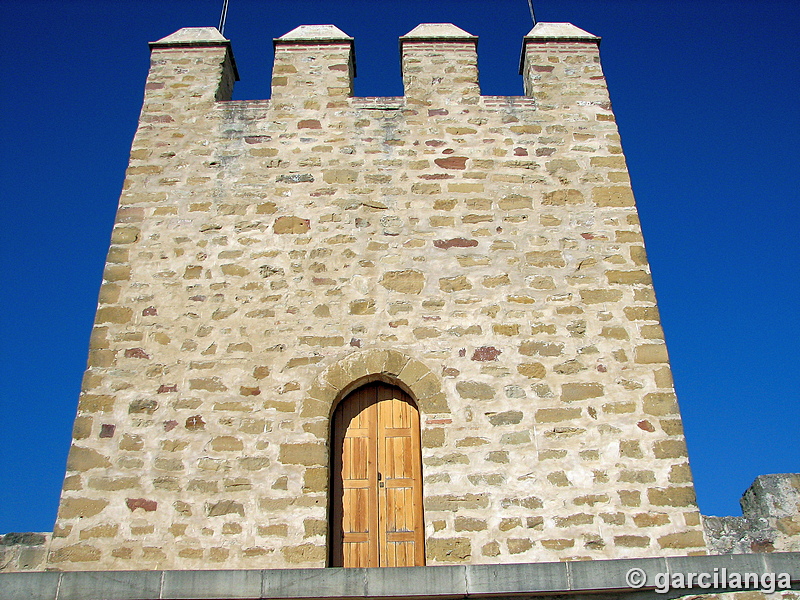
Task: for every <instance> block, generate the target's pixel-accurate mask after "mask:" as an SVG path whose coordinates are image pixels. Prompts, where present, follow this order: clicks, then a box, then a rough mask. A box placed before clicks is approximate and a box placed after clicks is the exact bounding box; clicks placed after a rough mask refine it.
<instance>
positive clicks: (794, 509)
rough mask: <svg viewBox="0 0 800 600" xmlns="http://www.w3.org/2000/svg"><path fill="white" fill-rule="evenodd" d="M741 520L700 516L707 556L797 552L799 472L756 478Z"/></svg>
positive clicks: (745, 497) (745, 498) (743, 500)
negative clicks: (706, 542)
mask: <svg viewBox="0 0 800 600" xmlns="http://www.w3.org/2000/svg"><path fill="white" fill-rule="evenodd" d="M740 502H741V505H742V516H741V517H706V516H704V517H703V526H704V528H705V531H706V540H707V541H708V550H709V553H711V554H749V553H752V552H800V473H779V474H773V475H759V476H758V477H756V480H755V481H754V482H753V485H751V486H750V487H749V488H748V489H747V491H746V492H745V493H744V495H743V496H742V498H741V501H740Z"/></svg>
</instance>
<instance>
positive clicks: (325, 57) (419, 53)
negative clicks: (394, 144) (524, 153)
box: [150, 23, 600, 105]
mask: <svg viewBox="0 0 800 600" xmlns="http://www.w3.org/2000/svg"><path fill="white" fill-rule="evenodd" d="M599 42H600V38H599V37H597V36H594V35H592V34H590V33H588V32H586V31H584V30H582V29H579V28H578V27H575V26H574V25H572V24H570V23H538V24H537V25H536V26H535V27H534V28H533V29H532V30H531V31H530V32H529V33H528V34H527V35H526V36H525V37H524V38H523V43H522V53H521V56H520V67H519V69H520V75H522V76H523V78H524V89H525V94H526V95H527V96H530V97H538V98H540V99H543V100H547V99H554V98H557V96H558V95H559V94H558V90H557V88H558V87H560V86H559V85H555V86H554V85H553V84H554V83H555V82H556V81H557V75H558V74H559V70H561V69H564V68H567V69H568V70H569V71H570V78H571V79H575V78H584V77H585V78H586V79H587V80H591V79H593V78H594V79H596V78H597V76H598V74H599V55H598V54H597V50H598V46H599ZM273 45H274V49H275V57H274V64H273V71H272V98H273V99H274V100H276V101H284V100H287V99H297V98H298V97H303V96H308V95H311V96H316V97H328V99H329V102H336V101H337V100H338V101H341V100H342V99H344V98H348V97H351V96H352V95H353V79H354V77H355V76H356V57H355V51H354V40H353V38H352V37H350V36H348V35H347V34H346V33H344V32H343V31H342V30H341V29H339V28H338V27H336V26H334V25H301V26H299V27H297V28H295V29H293V30H292V31H290V32H288V33H286V34H285V35H282V36H281V37H278V38H275V39H274V40H273ZM477 46H478V38H477V37H476V36H474V35H472V34H470V33H468V32H466V31H464V30H463V29H460V28H459V27H456V26H455V25H453V24H452V23H422V24H420V25H418V26H417V27H415V28H414V29H413V30H411V31H409V32H408V33H407V34H405V35H404V36H401V37H400V39H399V47H400V58H401V68H402V76H403V84H404V88H405V93H404V96H405V98H406V99H407V101H408V102H409V103H410V104H418V105H431V104H464V105H469V104H475V103H477V102H478V99H479V97H480V95H481V92H480V83H479V81H478V60H477ZM150 48H151V50H152V52H153V60H154V61H155V62H161V63H164V62H165V61H167V62H169V61H175V60H178V61H179V62H180V63H181V64H182V65H186V66H185V67H184V68H187V69H188V68H192V69H193V70H198V72H199V73H200V72H204V73H205V75H206V77H200V78H197V77H196V76H195V77H194V79H193V81H194V82H195V84H196V85H189V86H186V88H185V91H187V92H189V93H197V90H196V86H197V85H203V86H206V87H208V88H214V87H215V86H216V90H214V94H213V96H214V98H215V99H216V100H229V99H230V94H231V92H232V89H233V87H232V85H233V81H236V80H238V72H237V70H236V63H235V61H234V59H233V53H232V51H231V44H230V41H229V40H227V39H225V38H224V37H223V36H222V35H221V34H220V32H219V31H218V30H217V29H216V28H213V27H189V28H184V29H181V30H179V31H177V32H175V33H173V34H171V35H169V36H167V37H165V38H163V39H161V40H158V41H156V42H151V43H150ZM577 54H588V55H590V56H591V57H592V58H591V59H590V62H595V63H597V64H596V66H595V67H593V68H588V65H587V66H584V67H583V68H582V69H579V70H575V69H572V68H569V67H567V65H570V64H576V61H575V60H574V59H573V60H566V57H567V56H568V55H577ZM559 55H560V56H563V57H564V58H565V60H563V61H561V60H558V59H557V56H559ZM201 56H207V57H208V60H212V61H213V60H214V58H213V57H216V59H217V60H220V64H221V65H222V69H221V71H220V72H219V73H216V74H215V73H213V72H211V71H203V70H202V69H200V68H199V65H201V64H203V61H202V60H199V59H200V57H201ZM188 57H194V58H195V59H198V60H195V61H194V62H192V61H191V60H189V61H187V58H188ZM192 64H194V65H196V67H195V68H193V67H191V66H190V65H192ZM199 73H198V74H199ZM152 83H153V84H155V83H156V82H152ZM150 89H156V87H155V85H151V86H150ZM192 89H194V90H195V91H194V92H192ZM174 91H175V90H174V88H173V92H174ZM207 91H208V90H207Z"/></svg>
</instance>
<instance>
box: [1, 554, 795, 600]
mask: <svg viewBox="0 0 800 600" xmlns="http://www.w3.org/2000/svg"><path fill="white" fill-rule="evenodd" d="M631 569H640V570H641V573H642V574H644V575H645V576H646V582H645V583H644V585H642V586H641V587H640V588H637V589H634V588H631V587H630V585H629V584H628V582H627V580H626V575H627V573H629V572H630V571H631ZM715 569H718V570H719V571H718V572H721V570H722V569H726V572H727V573H733V572H736V573H741V574H744V573H755V574H757V575H758V577H759V579H760V578H761V575H762V574H765V573H789V574H790V578H791V588H792V589H793V590H797V589H800V552H776V553H769V554H728V555H716V556H715V555H710V556H675V557H664V558H634V559H617V560H587V561H574V562H551V563H522V564H485V565H453V566H436V567H401V568H393V569H341V568H335V569H269V570H226V571H213V570H197V571H191V570H186V571H68V572H55V571H38V572H18V573H0V589H2V590H3V600H45V599H46V600H122V599H123V598H124V599H133V598H135V599H136V600H162V599H164V600H166V599H176V598H196V599H206V600H233V599H234V598H251V599H254V598H260V599H265V600H266V599H268V600H289V599H301V598H321V599H326V598H329V599H333V598H337V599H348V598H353V599H355V598H387V599H388V598H391V599H398V600H399V599H401V598H402V599H409V598H416V599H419V600H421V599H423V598H430V599H432V600H433V599H436V600H444V599H454V598H464V597H472V598H487V599H488V598H491V597H498V596H500V597H502V596H521V597H530V596H539V597H541V598H552V597H556V596H565V595H568V596H571V597H572V598H574V599H575V600H584V599H585V600H590V599H592V598H599V597H600V598H612V597H613V598H620V597H622V596H625V597H627V598H628V600H659V599H663V598H678V597H686V596H692V595H695V594H713V593H719V592H721V591H741V590H722V589H716V588H702V589H701V588H691V589H686V590H677V589H675V590H670V593H669V594H667V595H665V594H663V593H658V592H657V591H656V587H657V585H658V584H657V583H656V581H655V576H656V574H658V573H678V572H680V573H684V574H685V573H713V572H714V570H715ZM598 593H600V594H605V595H603V596H597V595H596V594H598Z"/></svg>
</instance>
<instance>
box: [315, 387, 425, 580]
mask: <svg viewBox="0 0 800 600" xmlns="http://www.w3.org/2000/svg"><path fill="white" fill-rule="evenodd" d="M330 455H331V466H330V478H331V482H330V487H329V489H330V502H329V504H330V506H329V538H328V539H329V540H330V542H329V549H330V563H329V564H330V566H332V567H417V566H424V565H425V523H424V511H423V506H422V498H423V494H422V447H421V443H420V423H419V410H418V408H417V405H416V403H415V402H414V400H413V398H412V397H411V396H410V395H409V394H407V393H406V392H404V391H403V390H401V389H400V388H399V387H397V386H394V385H390V384H387V383H384V382H382V381H372V382H369V383H366V384H365V385H362V386H360V387H358V388H357V389H355V390H353V391H352V392H350V393H349V394H347V396H345V397H344V398H343V399H342V400H341V402H339V403H338V405H337V406H336V408H335V410H334V413H333V418H332V424H331V451H330Z"/></svg>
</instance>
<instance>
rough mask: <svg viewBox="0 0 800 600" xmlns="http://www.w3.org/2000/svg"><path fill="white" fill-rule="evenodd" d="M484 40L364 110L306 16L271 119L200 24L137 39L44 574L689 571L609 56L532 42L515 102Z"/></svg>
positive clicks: (688, 506)
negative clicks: (488, 61) (486, 71)
mask: <svg viewBox="0 0 800 600" xmlns="http://www.w3.org/2000/svg"><path fill="white" fill-rule="evenodd" d="M476 43H477V39H476V38H475V37H474V36H472V35H470V34H468V33H466V32H465V31H462V30H461V29H459V28H457V27H455V26H454V25H450V24H423V25H420V26H419V27H417V28H415V29H414V30H413V31H411V32H410V33H409V34H407V35H406V36H404V37H402V38H401V39H400V48H401V53H402V70H403V81H404V85H405V95H404V96H403V97H398V98H356V97H353V96H352V78H353V76H354V72H355V63H354V57H353V40H352V38H350V37H348V36H347V35H345V34H344V33H343V32H342V31H340V30H339V29H337V28H336V27H334V26H331V25H325V26H302V27H298V28H297V29H295V30H294V31H292V32H290V33H288V34H286V35H284V36H283V37H280V38H278V39H276V40H275V66H274V70H273V79H272V97H271V99H270V100H260V101H231V100H230V98H231V91H232V88H233V83H234V81H235V80H236V79H237V70H236V65H235V62H234V59H233V54H232V52H231V48H230V43H229V42H228V40H226V39H224V38H223V37H222V36H221V35H220V33H219V32H218V31H217V30H216V29H213V28H196V29H182V30H180V31H178V32H177V33H175V34H173V35H170V36H168V37H166V38H164V39H162V40H160V41H158V42H154V43H152V44H151V49H152V63H151V68H150V73H149V76H148V79H147V83H146V86H145V98H144V105H143V108H142V113H141V117H140V121H139V127H138V130H137V132H136V135H135V138H134V141H133V146H132V149H131V155H130V164H129V167H128V170H127V176H126V179H125V183H124V189H123V191H122V195H121V198H120V201H119V211H118V213H117V219H116V224H115V227H114V230H113V235H112V239H111V247H110V249H109V253H108V261H107V266H106V269H105V274H104V282H103V285H102V288H101V290H100V298H99V307H98V310H97V317H96V321H95V327H94V330H93V335H92V341H91V347H90V352H89V361H88V367H87V370H86V375H85V378H84V383H83V391H82V394H81V397H80V400H79V405H78V415H77V418H76V420H75V427H74V441H73V445H72V448H71V450H70V454H69V461H68V466H67V474H66V479H65V482H64V489H63V494H62V498H61V505H60V509H59V514H58V521H57V524H56V529H55V532H54V534H53V540H52V543H51V552H50V557H49V565H48V566H49V567H50V568H54V569H62V570H108V569H115V570H128V569H240V568H249V569H264V568H285V567H324V566H326V565H331V564H341V563H342V562H344V563H345V564H347V561H348V560H355V561H356V563H350V564H364V565H365V566H366V565H372V564H376V565H377V564H380V565H384V564H424V563H426V564H428V565H437V564H452V563H520V562H537V561H558V560H577V559H599V558H624V557H645V556H661V555H667V554H699V553H704V552H705V542H704V539H703V529H702V525H701V521H700V515H699V513H698V510H697V507H696V505H695V499H694V488H693V484H692V479H691V474H690V471H689V465H688V462H687V455H686V447H685V443H684V437H683V431H682V427H681V419H680V415H679V412H678V406H677V403H676V399H675V394H674V390H673V385H672V378H671V375H670V367H669V363H668V358H667V350H666V346H665V345H664V339H663V336H662V331H661V327H660V324H659V316H658V310H657V307H656V301H655V296H654V293H653V288H652V285H651V279H650V273H649V267H648V264H647V257H646V254H645V249H644V245H643V241H642V235H641V230H640V227H639V220H638V217H637V212H636V207H635V205H634V198H633V194H632V192H631V188H630V183H629V178H628V173H627V169H626V165H625V158H624V156H623V154H622V148H621V145H620V140H619V135H618V132H617V127H616V125H615V122H614V115H613V113H612V110H611V105H610V102H609V97H608V92H607V89H606V84H605V80H604V78H603V73H602V70H601V66H600V60H599V53H598V46H599V38H597V37H595V36H593V35H591V34H588V33H586V32H585V31H582V30H580V29H578V28H577V27H575V26H573V25H570V24H566V23H540V24H538V25H537V26H536V27H535V28H534V29H533V30H532V31H531V32H530V33H529V34H528V36H526V37H525V38H524V42H523V50H522V60H521V66H520V71H521V74H522V75H523V79H524V89H525V96H520V97H497V96H482V95H481V93H480V87H479V83H478V71H477V58H476ZM381 407H383V408H381ZM387 407H388V408H387ZM373 410H374V413H372V412H369V411H373ZM364 415H372V416H369V418H367V416H364ZM359 419H360V420H359ZM370 419H374V422H373V420H370ZM375 423H377V425H375ZM376 427H377V429H375V428H376ZM375 431H377V432H378V433H375ZM362 434H363V435H362ZM375 436H377V437H375ZM381 436H382V437H381ZM375 440H377V441H375ZM359 444H361V445H359ZM373 446H374V447H375V448H378V449H377V450H375V452H376V453H374V454H372V452H373V450H368V449H365V448H373ZM362 484H363V485H362ZM358 490H362V491H358ZM362 492H363V493H362ZM359 494H361V495H359ZM387 503H388V504H387ZM376 511H377V512H376ZM408 515H411V516H408ZM359 519H362V520H363V521H364V522H363V523H360V522H359ZM387 519H388V521H391V522H392V523H391V524H387ZM403 519H406V521H403ZM376 523H377V527H378V528H379V529H380V531H379V532H378V534H379V538H375V539H376V540H377V541H375V544H376V546H375V548H378V550H374V548H373V547H372V546H369V544H373V541H370V540H372V538H370V539H369V540H367V538H368V537H369V535H374V534H375V531H374V528H375V526H376V525H375V524H376ZM367 530H369V531H367ZM362 534H363V535H364V536H367V537H363V536H362V537H359V536H361V535H362ZM348 536H349V537H348ZM359 540H360V541H359ZM358 544H362V546H357V545H358ZM368 546H369V547H368ZM343 548H344V550H343ZM364 548H366V550H364V552H363V553H362V549H364ZM373 552H378V553H379V556H378V557H377V558H376V557H375V556H373V555H372V554H370V553H373ZM348 553H350V554H352V556H356V555H358V556H359V557H361V558H352V557H351V559H348V558H346V556H349V554H348ZM387 553H388V554H391V558H387V556H388V554H387ZM362 555H363V556H367V558H363V556H362ZM401 555H402V556H401ZM403 557H405V558H403ZM420 557H421V558H420ZM364 560H365V561H377V562H364V563H360V562H358V561H364ZM409 561H410V562H409Z"/></svg>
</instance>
